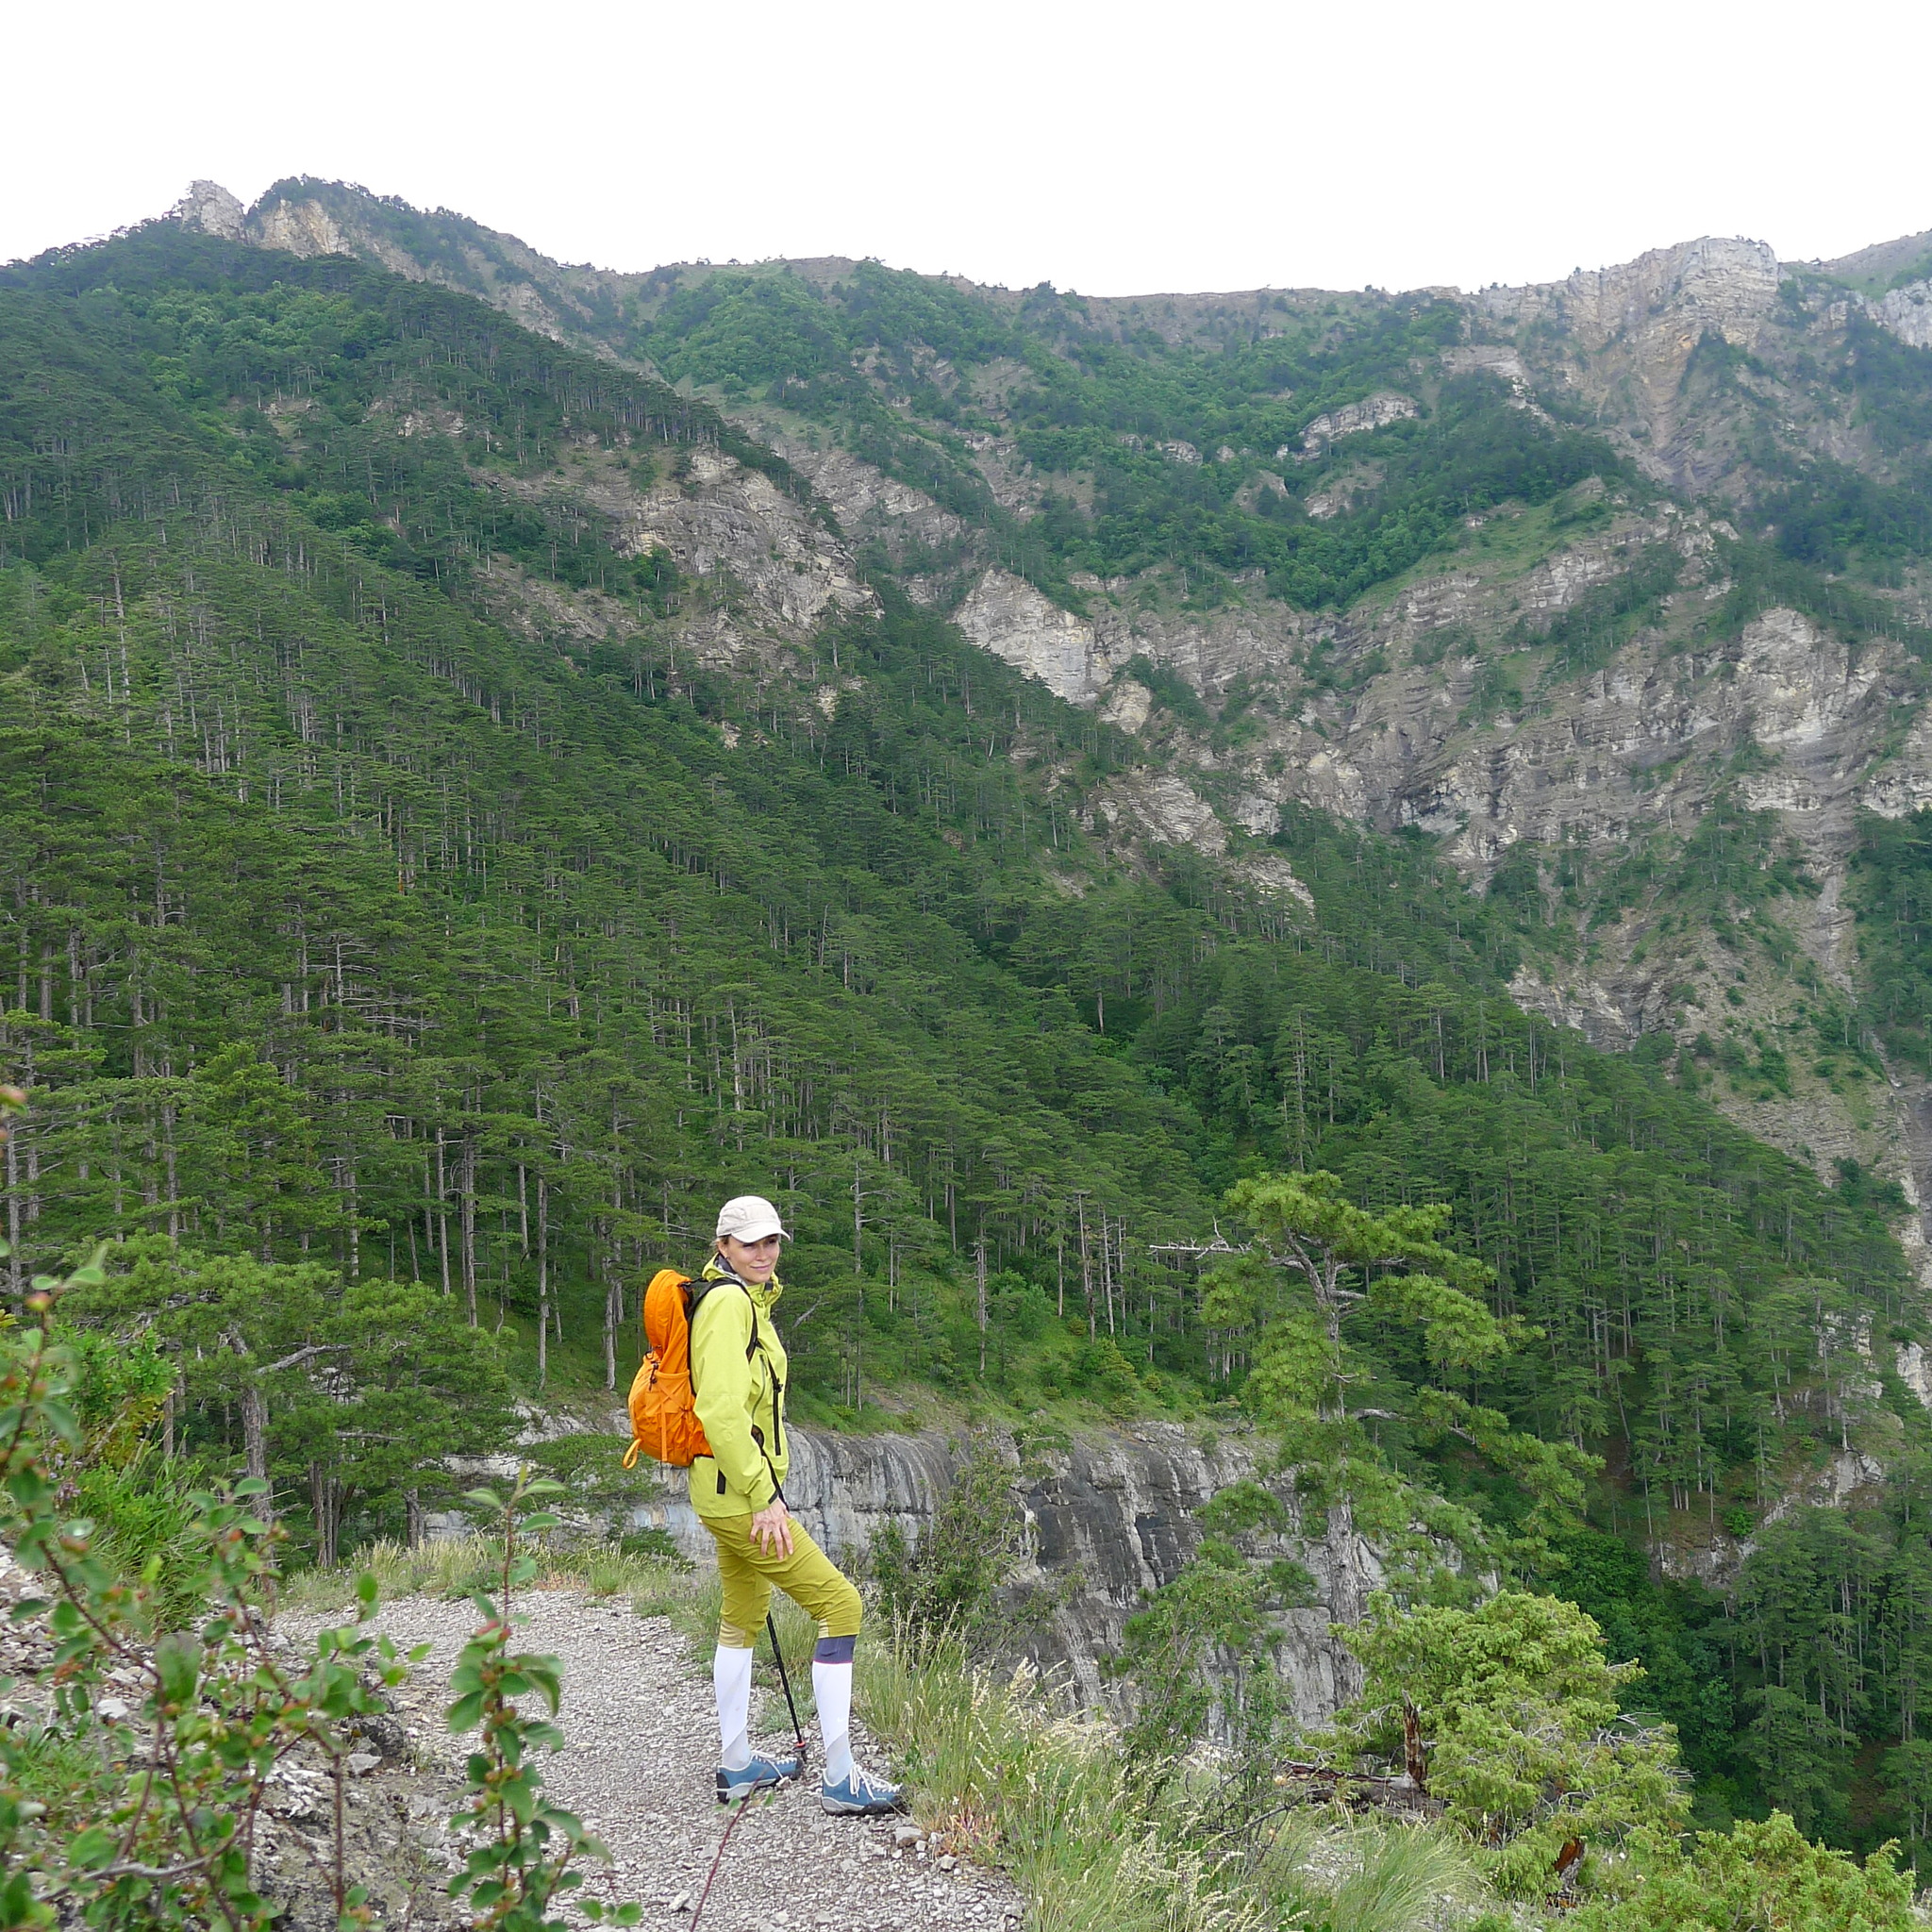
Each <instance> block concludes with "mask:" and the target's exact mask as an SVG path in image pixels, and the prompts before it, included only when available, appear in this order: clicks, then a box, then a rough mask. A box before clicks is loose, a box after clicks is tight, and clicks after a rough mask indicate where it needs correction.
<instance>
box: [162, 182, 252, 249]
mask: <svg viewBox="0 0 1932 1932" xmlns="http://www.w3.org/2000/svg"><path fill="white" fill-rule="evenodd" d="M168 217H169V219H170V220H171V221H176V222H179V223H180V224H181V225H182V226H183V227H184V228H198V229H199V230H200V231H201V232H202V233H203V234H204V235H220V236H222V237H223V238H224V239H225V240H226V241H229V242H239V241H241V240H242V229H243V227H244V226H245V225H246V224H247V220H248V210H247V209H246V208H243V207H242V203H241V201H240V199H239V198H238V197H237V196H235V195H233V194H230V193H229V192H228V191H227V190H226V189H225V188H224V187H223V186H222V184H221V183H220V182H219V181H193V182H191V183H190V184H189V188H188V192H187V193H186V194H184V195H183V196H182V197H181V199H180V200H179V201H177V202H176V203H175V206H174V207H173V208H170V209H169V210H168Z"/></svg>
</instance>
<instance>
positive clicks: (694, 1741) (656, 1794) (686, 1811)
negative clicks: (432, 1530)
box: [282, 1591, 1022, 1932]
mask: <svg viewBox="0 0 1932 1932" xmlns="http://www.w3.org/2000/svg"><path fill="white" fill-rule="evenodd" d="M516 1607H517V1610H518V1612H519V1614H520V1615H524V1616H526V1617H527V1618H528V1622H527V1624H525V1626H524V1629H523V1632H522V1635H521V1637H520V1640H519V1641H520V1644H521V1646H522V1647H524V1648H527V1649H532V1650H539V1651H549V1652H552V1653H554V1654H555V1655H556V1656H557V1657H559V1658H560V1659H561V1660H562V1664H563V1686H564V1692H563V1709H562V1713H561V1717H560V1720H559V1722H560V1727H561V1729H562V1731H563V1733H564V1735H565V1737H566V1738H567V1739H568V1740H569V1742H568V1746H567V1748H566V1749H565V1750H563V1751H562V1752H560V1753H558V1755H557V1756H556V1757H552V1758H549V1759H548V1760H546V1761H545V1764H544V1778H545V1783H546V1785H547V1787H548V1789H549V1790H550V1792H551V1794H552V1796H553V1797H554V1798H555V1800H556V1801H557V1802H558V1804H560V1805H562V1806H564V1807H567V1808H568V1809H570V1810H572V1811H575V1812H576V1813H577V1814H578V1815H579V1816H580V1817H581V1818H583V1819H584V1821H585V1823H586V1824H588V1825H589V1826H590V1827H591V1829H592V1830H594V1831H595V1832H596V1833H597V1835H598V1836H599V1837H600V1838H602V1839H603V1840H604V1841H605V1842H606V1843H607V1844H608V1846H609V1847H610V1851H611V1854H612V1857H613V1859H614V1864H613V1865H612V1866H611V1867H609V1868H607V1869H605V1870H604V1871H602V1872H600V1873H598V1874H596V1875H595V1876H594V1877H593V1878H592V1880H591V1885H590V1887H589V1888H588V1895H589V1896H591V1897H602V1898H607V1899H611V1900H626V1899H631V1900H636V1901H637V1902H638V1903H639V1904H641V1906H642V1907H644V1918H643V1923H644V1924H645V1925H646V1926H657V1927H664V1928H678V1927H687V1926H689V1925H690V1924H691V1911H692V1908H693V1907H694V1905H695V1903H696V1901H697V1898H698V1895H699V1893H700V1892H701V1891H702V1890H703V1889H704V1884H705V1874H706V1873H707V1872H708V1871H709V1869H710V1866H711V1860H712V1857H713V1855H714V1854H715V1853H716V1851H717V1848H718V1842H719V1838H720V1835H721V1834H722V1832H723V1831H724V1824H725V1821H726V1818H727V1817H728V1815H729V1814H727V1813H726V1812H724V1811H723V1810H721V1809H720V1807H718V1805H717V1803H716V1801H715V1798H714V1796H713V1794H712V1789H711V1774H712V1772H713V1770H714V1768H715V1765H716V1761H717V1735H716V1730H715V1726H714V1721H713V1718H712V1713H711V1687H710V1679H709V1676H708V1674H699V1671H698V1668H697V1665H696V1663H695V1661H694V1659H693V1658H692V1656H691V1647H690V1644H689V1643H688V1641H686V1639H685V1638H684V1637H683V1635H682V1634H681V1633H680V1632H679V1631H677V1630H676V1629H675V1627H674V1626H673V1625H672V1624H670V1623H669V1622H668V1621H667V1620H665V1619H663V1618H639V1617H637V1616H635V1615H634V1614H633V1613H632V1612H631V1610H630V1609H629V1607H627V1606H626V1605H625V1604H624V1603H623V1602H622V1601H621V1600H620V1601H598V1600H594V1599H590V1598H586V1597H584V1596H582V1595H580V1594H578V1593H577V1592H575V1591H525V1592H524V1593H522V1594H521V1595H520V1596H519V1598H518V1600H517V1605H516ZM322 1621H324V1620H322V1619H317V1618H305V1619H302V1620H300V1622H301V1624H302V1625H304V1626H307V1625H312V1624H317V1623H320V1622H322ZM327 1621H331V1622H332V1621H334V1620H333V1619H330V1620H327ZM282 1624H283V1627H284V1628H288V1629H290V1630H291V1634H292V1631H293V1628H294V1627H295V1626H296V1625H297V1620H296V1619H295V1618H294V1617H292V1616H285V1617H284V1618H283V1619H282ZM473 1624H475V1607H473V1606H472V1605H471V1604H469V1603H468V1602H454V1603H453V1602H445V1601H441V1600H437V1599H432V1598H427V1597H408V1598H403V1599H401V1600H399V1601H397V1602H394V1603H391V1604H387V1605H385V1606H384V1607H383V1609H382V1612H381V1614H380V1617H379V1619H378V1620H377V1627H379V1628H381V1629H384V1630H387V1631H388V1632H389V1634H390V1635H391V1636H392V1637H393V1638H394V1639H395V1640H396V1641H397V1642H398V1643H399V1644H401V1645H403V1646H405V1647H408V1646H410V1645H414V1644H418V1643H425V1642H426V1643H428V1644H430V1645H431V1646H432V1648H431V1650H430V1654H429V1656H428V1657H426V1658H425V1660H424V1661H423V1662H422V1663H421V1664H419V1665H418V1666H417V1667H416V1669H415V1672H414V1674H413V1675H412V1678H411V1681H410V1683H409V1684H408V1686H407V1687H406V1688H405V1690H404V1691H403V1692H402V1693H400V1695H399V1696H398V1697H397V1707H398V1711H399V1714H400V1715H401V1716H402V1717H403V1719H404V1722H405V1724H406V1726H407V1728H408V1731H409V1733H410V1735H411V1738H412V1740H413V1741H414V1742H415V1744H416V1747H417V1750H418V1752H419V1753H421V1754H423V1755H424V1756H425V1757H431V1758H433V1759H435V1760H437V1761H439V1762H440V1763H441V1765H442V1766H445V1767H447V1768H448V1769H449V1770H450V1771H451V1772H458V1771H459V1770H460V1766H461V1763H462V1758H463V1753H464V1749H465V1745H464V1740H458V1739H454V1738H451V1737H450V1735H449V1734H448V1732H447V1731H446V1730H444V1728H443V1727H442V1724H441V1707H442V1705H443V1703H444V1701H445V1699H444V1691H445V1688H446V1686H447V1684H448V1680H449V1673H450V1670H451V1667H452V1666H453V1665H454V1663H455V1661H456V1658H457V1655H458V1652H459V1651H460V1650H461V1648H462V1646H463V1643H464V1641H465V1640H466V1639H467V1638H468V1636H469V1633H470V1630H471V1627H472V1625H473ZM766 1668H767V1667H766V1666H765V1664H764V1663H763V1662H762V1660H761V1661H760V1664H759V1667H758V1675H759V1678H760V1680H762V1679H763V1677H764V1676H765V1674H766ZM758 1700H762V1702H760V1701H758ZM774 1724H775V1725H776V1726H778V1727H780V1728H782V1729H784V1730H787V1731H789V1728H790V1726H789V1724H787V1723H786V1720H785V1714H784V1706H783V1702H782V1699H781V1698H780V1697H779V1695H778V1693H777V1691H776V1689H775V1687H774V1688H773V1689H772V1690H771V1691H770V1692H769V1695H768V1696H767V1693H766V1692H765V1691H763V1689H762V1688H761V1689H760V1691H758V1696H757V1700H755V1702H754V1704H753V1729H754V1732H757V1731H758V1728H759V1727H760V1725H774ZM853 1729H854V1739H853V1741H854V1743H855V1745H856V1746H857V1747H858V1752H859V1757H860V1761H861V1762H865V1763H870V1764H874V1765H877V1766H879V1767H880V1768H882V1769H883V1768H884V1766H885V1761H886V1754H885V1753H884V1752H883V1751H881V1750H879V1749H878V1748H877V1747H875V1746H874V1744H873V1743H872V1741H871V1740H869V1739H868V1738H867V1737H866V1736H865V1735H864V1732H863V1729H862V1726H861V1725H859V1724H858V1723H857V1722H855V1724H854V1726H853ZM816 1744H817V1739H816V1737H815V1736H814V1738H813V1745H814V1756H816ZM397 1775H398V1774H395V1773H373V1774H372V1777H373V1778H376V1777H379V1778H383V1779H385V1780H386V1779H388V1778H391V1777H394V1776H397ZM404 1775H407V1774H404ZM398 1795H400V1793H399V1794H398ZM408 1808H409V1809H410V1810H411V1811H412V1812H414V1813H415V1814H416V1815H417V1816H418V1817H419V1818H422V1819H423V1823H424V1825H425V1828H427V1829H431V1830H434V1829H436V1828H437V1827H436V1826H435V1824H434V1823H433V1821H432V1820H430V1819H429V1818H427V1817H425V1816H424V1814H425V1812H427V1811H429V1810H432V1809H433V1810H438V1811H440V1810H441V1806H440V1805H439V1806H436V1807H429V1806H425V1805H423V1804H421V1803H418V1804H414V1805H411V1806H409V1807H408ZM916 1823H917V1812H916V1810H915V1812H914V1814H913V1817H912V1819H911V1820H909V1821H908V1820H891V1819H888V1820H885V1821H883V1822H880V1821H868V1820H860V1819H849V1818H827V1817H826V1816H825V1815H824V1812H823V1811H821V1810H820V1808H819V1804H818V1791H817V1785H816V1782H815V1780H814V1779H813V1778H812V1776H811V1774H808V1781H807V1783H806V1784H805V1786H803V1787H802V1788H797V1789H791V1788H788V1789H786V1790H780V1791H779V1792H777V1793H776V1794H775V1796H774V1798H772V1799H771V1800H770V1801H769V1802H756V1803H754V1805H753V1807H752V1808H751V1810H750V1812H749V1813H748V1815H746V1816H745V1818H744V1819H743V1820H742V1822H741V1824H739V1826H738V1828H737V1830H736V1831H735V1832H733V1834H732V1837H731V1842H730V1844H729V1845H728V1847H727V1848H726V1850H725V1853H724V1862H723V1864H722V1865H721V1866H720V1868H719V1872H718V1877H717V1881H716V1883H715V1884H714V1885H713V1886H712V1889H711V1895H710V1899H709V1902H708V1904H707V1905H706V1907H705V1910H704V1918H703V1922H702V1932H821V1928H824V1932H833V1928H839V1932H842V1928H846V1927H854V1928H861V1927H862V1928H866V1932H898V1928H900V1927H906V1928H915V1927H919V1928H923V1927H928V1926H932V1927H958V1928H962V1932H963V1928H985V1932H1002V1928H1005V1927H1011V1926H1016V1925H1018V1924H1019V1923H1020V1920H1021V1917H1022V1901H1021V1898H1020V1896H1019V1894H1018V1892H1017V1891H1016V1890H1014V1888H1013V1887H1012V1885H1011V1884H1010V1883H1008V1881H1007V1880H1006V1879H1005V1878H1004V1877H1002V1876H1000V1875H999V1874H992V1873H988V1872H985V1871H981V1870H978V1869H976V1868H974V1867H973V1866H970V1865H969V1864H967V1863H966V1862H965V1861H964V1860H963V1859H956V1858H954V1857H952V1856H951V1855H950V1854H949V1853H947V1852H946V1850H945V1848H944V1846H943V1845H942V1844H941V1843H940V1842H939V1841H938V1840H930V1841H929V1840H925V1839H924V1838H923V1837H921V1836H920V1835H919V1834H918V1833H917V1832H916V1831H915V1830H914V1828H913V1827H914V1825H915V1824H916Z"/></svg>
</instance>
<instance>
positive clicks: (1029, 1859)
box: [859, 1637, 1487, 1932]
mask: <svg viewBox="0 0 1932 1932" xmlns="http://www.w3.org/2000/svg"><path fill="white" fill-rule="evenodd" d="M859 1693H860V1703H861V1705H862V1707H863V1709H864V1711H865V1714H866V1717H867V1720H868V1722H869V1723H870V1724H872V1726H873V1727H874V1730H875V1731H877V1732H878V1733H879V1734H880V1735H881V1736H882V1737H884V1738H886V1739H887V1740H890V1741H891V1743H892V1744H893V1745H894V1746H895V1747H896V1749H897V1750H898V1752H899V1754H900V1757H901V1759H902V1762H903V1764H904V1768H905V1771H906V1774H907V1776H908V1780H909V1782H910V1784H911V1787H912V1791H913V1804H914V1808H915V1813H916V1815H917V1817H918V1818H919V1821H920V1823H921V1824H924V1826H925V1827H926V1829H927V1830H928V1831H930V1832H932V1833H933V1834H935V1835H936V1836H937V1837H939V1838H940V1839H941V1840H944V1842H945V1843H946V1844H948V1845H949V1846H950V1847H952V1848H953V1849H955V1850H957V1851H959V1852H963V1853H967V1854H970V1855H971V1856H973V1857H975V1858H978V1859H980V1860H981V1861H983V1862H985V1863H989V1864H996V1865H1001V1866H1004V1867H1005V1868H1006V1869H1007V1870H1008V1871H1009V1872H1010V1873H1011V1874H1012V1875H1013V1877H1014V1878H1015V1880H1016V1881H1017V1882H1018V1883H1019V1884H1020V1886H1021V1887H1022V1889H1023V1890H1024V1891H1025V1892H1026V1893H1027V1895H1028V1897H1029V1899H1030V1900H1031V1901H1032V1905H1033V1912H1034V1916H1033V1918H1032V1920H1031V1922H1030V1923H1031V1924H1034V1925H1035V1926H1037V1927H1039V1928H1040V1932H1249V1928H1253V1932H1259V1928H1261V1927H1263V1926H1269V1927H1273V1926H1281V1925H1307V1926H1321V1927H1323V1928H1324V1932H1402V1928H1408V1927H1415V1926H1421V1925H1424V1924H1433V1925H1442V1926H1450V1925H1456V1924H1463V1923H1465V1922H1467V1921H1468V1920H1469V1919H1470V1918H1471V1917H1472V1916H1473V1914H1474V1912H1476V1911H1477V1910H1479V1909H1480V1908H1481V1907H1482V1906H1483V1905H1484V1903H1485V1902H1486V1899H1487V1893H1486V1890H1485V1888H1484V1886H1483V1885H1482V1883H1481V1881H1480V1879H1479V1878H1478V1876H1477V1874H1476V1873H1475V1871H1474V1868H1473V1866H1472V1865H1471V1863H1470V1861H1469V1859H1468V1857H1466V1856H1465V1855H1464V1853H1463V1851H1462V1849H1461V1848H1460V1847H1459V1846H1458V1845H1457V1843H1456V1841H1455V1840H1454V1838H1453V1837H1452V1836H1451V1835H1450V1834H1449V1833H1447V1832H1445V1831H1443V1830H1442V1829H1441V1828H1440V1827H1438V1826H1408V1825H1402V1824H1380V1823H1363V1822H1360V1821H1357V1820H1355V1819H1352V1818H1349V1817H1348V1816H1346V1815H1345V1814H1341V1813H1337V1812H1331V1811H1329V1810H1328V1809H1326V1808H1325V1807H1306V1808H1304V1807H1289V1808H1276V1809H1274V1811H1273V1812H1272V1813H1265V1814H1261V1815H1256V1814H1249V1815H1248V1816H1246V1817H1244V1818H1243V1819H1242V1820H1241V1824H1239V1825H1238V1826H1237V1827H1235V1828H1232V1829H1230V1828H1228V1827H1226V1826H1225V1825H1224V1824H1220V1823H1219V1822H1218V1814H1219V1811H1220V1807H1219V1806H1218V1805H1217V1802H1216V1800H1217V1795H1218V1791H1217V1787H1218V1783H1219V1778H1218V1774H1217V1771H1216V1768H1215V1765H1214V1763H1213V1761H1212V1760H1211V1759H1210V1758H1208V1757H1199V1758H1197V1759H1194V1760H1191V1762H1190V1763H1188V1764H1187V1765H1184V1766H1182V1767H1179V1768H1178V1774H1174V1767H1167V1768H1163V1770H1162V1771H1161V1772H1160V1773H1159V1774H1156V1773H1155V1772H1154V1771H1152V1770H1150V1768H1149V1767H1147V1766H1146V1765H1145V1764H1144V1763H1143V1762H1141V1761H1140V1760H1137V1759H1135V1758H1133V1757H1129V1756H1128V1755H1127V1754H1126V1753H1124V1751H1123V1750H1122V1748H1121V1744H1120V1740H1119V1738H1118V1735H1117V1734H1116V1732H1115V1730H1114V1727H1113V1725H1112V1724H1109V1723H1108V1721H1107V1720H1105V1719H1104V1718H1099V1717H1094V1716H1091V1715H1086V1714H1082V1713H1081V1712H1079V1711H1078V1710H1077V1709H1076V1708H1075V1707H1074V1700H1073V1698H1072V1695H1071V1693H1070V1691H1069V1690H1068V1689H1067V1687H1066V1686H1065V1685H1063V1684H1058V1683H1056V1681H1055V1680H1054V1679H1052V1678H1049V1677H1042V1676H1041V1674H1039V1673H1038V1672H1036V1671H1034V1670H1031V1669H1029V1668H1027V1667H1024V1666H1023V1667H1022V1668H1020V1669H1019V1670H1017V1671H1015V1672H1013V1673H1012V1674H1008V1675H1007V1676H1005V1677H1000V1676H996V1675H994V1674H991V1673H990V1672H988V1671H985V1670H982V1669H976V1668H975V1667H974V1662H973V1660H972V1658H971V1657H970V1655H969V1654H968V1652H967V1651H966V1649H965V1647H964V1646H963V1645H961V1644H960V1643H959V1642H958V1641H957V1640H952V1639H947V1638H943V1637H941V1638H939V1639H936V1640H929V1641H908V1640H905V1639H904V1638H902V1639H901V1641H897V1642H894V1643H891V1644H879V1645H875V1646H872V1647H870V1648H862V1649H861V1650H860V1652H859Z"/></svg>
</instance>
